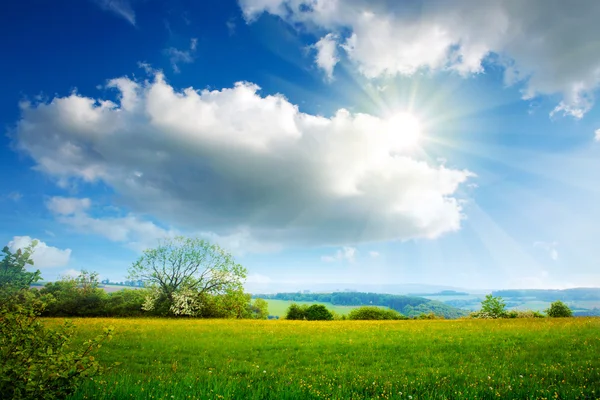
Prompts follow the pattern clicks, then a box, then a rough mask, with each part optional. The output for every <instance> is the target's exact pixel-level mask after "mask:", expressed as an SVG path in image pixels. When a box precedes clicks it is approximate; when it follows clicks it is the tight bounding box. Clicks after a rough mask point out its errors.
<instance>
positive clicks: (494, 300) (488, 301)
mask: <svg viewBox="0 0 600 400" xmlns="http://www.w3.org/2000/svg"><path fill="white" fill-rule="evenodd" d="M505 308H506V304H505V303H504V300H502V297H494V296H492V295H491V294H488V295H487V296H485V300H483V301H482V302H481V311H480V312H479V314H481V316H480V317H475V318H504V317H506V316H507V315H506V310H505Z"/></svg>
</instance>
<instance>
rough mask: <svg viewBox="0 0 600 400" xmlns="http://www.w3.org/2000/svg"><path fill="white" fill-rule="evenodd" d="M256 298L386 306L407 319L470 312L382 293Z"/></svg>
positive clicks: (258, 296)
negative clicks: (427, 315)
mask: <svg viewBox="0 0 600 400" xmlns="http://www.w3.org/2000/svg"><path fill="white" fill-rule="evenodd" d="M252 297H254V298H262V299H272V300H286V301H314V302H320V303H331V304H333V305H339V306H384V307H389V308H391V309H392V310H396V311H398V312H399V313H401V314H403V315H406V316H407V317H416V316H419V315H421V314H429V313H434V314H436V315H438V316H443V317H444V318H459V317H462V316H466V315H468V314H469V313H468V311H465V310H460V309H458V308H456V307H452V306H449V305H447V304H444V303H442V302H439V301H435V300H429V299H425V298H423V297H414V296H400V295H393V294H382V293H363V292H335V293H277V294H256V295H253V296H252Z"/></svg>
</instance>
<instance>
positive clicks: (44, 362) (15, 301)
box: [0, 289, 113, 400]
mask: <svg viewBox="0 0 600 400" xmlns="http://www.w3.org/2000/svg"><path fill="white" fill-rule="evenodd" d="M38 297H39V296H37V295H36V294H34V293H32V291H31V290H28V289H21V290H20V291H18V292H12V293H8V292H6V291H3V292H2V294H0V304H1V305H0V394H1V397H2V398H3V399H5V398H6V399H23V400H26V399H62V398H65V397H67V396H68V395H70V394H71V393H73V391H74V390H75V389H76V388H77V387H78V386H79V384H80V383H82V381H83V380H84V379H86V378H90V377H93V376H95V375H98V374H100V373H101V372H102V371H103V368H102V366H101V365H100V364H99V363H98V362H97V361H96V360H95V359H94V357H93V356H92V353H93V352H94V351H95V350H97V349H98V348H100V347H101V344H102V342H103V341H105V340H107V339H110V338H111V336H112V330H113V328H112V327H109V328H105V329H104V333H103V334H102V335H99V336H97V337H96V338H94V339H92V340H88V341H86V342H84V343H83V344H81V345H79V346H77V345H71V343H70V342H71V338H72V336H73V332H74V327H73V325H72V324H71V323H70V322H65V323H64V324H63V325H62V326H60V327H58V328H57V329H56V330H52V329H48V328H46V327H45V326H44V325H43V324H42V323H41V322H39V321H38V316H39V315H40V313H41V312H42V311H43V310H44V307H45V303H44V302H43V301H42V300H41V299H40V298H38Z"/></svg>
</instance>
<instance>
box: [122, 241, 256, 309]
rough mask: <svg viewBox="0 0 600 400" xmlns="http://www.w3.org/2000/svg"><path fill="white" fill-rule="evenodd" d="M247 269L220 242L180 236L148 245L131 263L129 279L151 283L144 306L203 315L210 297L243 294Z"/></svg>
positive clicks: (231, 296)
mask: <svg viewBox="0 0 600 400" xmlns="http://www.w3.org/2000/svg"><path fill="white" fill-rule="evenodd" d="M245 278H246V269H245V268H244V267H242V266H241V265H240V264H237V263H236V262H235V261H234V259H233V257H232V256H231V255H230V254H229V253H227V252H226V251H225V250H223V249H221V248H220V247H219V246H217V245H214V244H210V243H209V242H207V241H205V240H200V239H195V238H185V237H182V236H178V237H176V238H174V239H165V240H164V241H163V242H162V243H161V244H160V245H159V246H158V247H157V248H155V249H148V250H145V251H144V254H143V255H142V256H141V257H140V258H139V259H138V260H137V261H136V262H135V263H134V264H133V265H132V266H131V267H130V269H129V279H136V280H137V279H140V280H143V281H144V284H145V285H147V286H149V287H152V288H153V292H152V294H151V295H150V296H149V297H148V298H147V299H146V302H145V304H144V307H143V308H144V309H145V310H148V311H150V310H155V311H157V310H159V312H162V313H169V314H174V315H190V316H197V315H200V313H201V310H202V306H203V303H204V302H205V301H206V300H207V299H208V298H209V297H219V298H222V297H226V298H241V297H240V296H241V295H243V292H244V287H243V283H244V280H245Z"/></svg>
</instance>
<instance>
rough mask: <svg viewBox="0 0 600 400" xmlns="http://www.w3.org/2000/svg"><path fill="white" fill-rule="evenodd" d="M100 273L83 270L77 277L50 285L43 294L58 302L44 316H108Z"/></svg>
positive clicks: (67, 277)
mask: <svg viewBox="0 0 600 400" xmlns="http://www.w3.org/2000/svg"><path fill="white" fill-rule="evenodd" d="M98 286H99V282H98V273H96V272H88V271H86V270H82V271H81V272H80V274H79V275H78V276H77V277H74V278H73V277H69V276H65V277H62V279H61V280H59V281H57V282H53V283H48V284H46V286H44V287H43V288H42V289H40V293H41V294H48V295H52V297H54V299H55V300H56V301H54V302H52V303H51V304H49V305H48V307H47V308H46V310H45V311H44V313H43V314H42V315H44V316H59V317H99V316H105V315H107V313H106V310H105V303H106V297H107V295H106V292H105V291H104V290H102V289H100V288H99V287H98Z"/></svg>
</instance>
